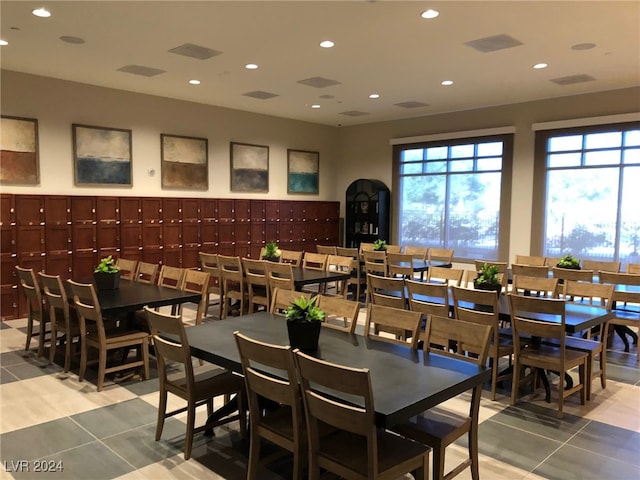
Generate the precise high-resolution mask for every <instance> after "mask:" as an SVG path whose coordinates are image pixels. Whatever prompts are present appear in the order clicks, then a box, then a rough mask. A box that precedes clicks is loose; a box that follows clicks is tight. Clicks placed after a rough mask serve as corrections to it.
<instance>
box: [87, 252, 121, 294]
mask: <svg viewBox="0 0 640 480" xmlns="http://www.w3.org/2000/svg"><path fill="white" fill-rule="evenodd" d="M93 279H94V281H95V283H96V288H97V289H98V290H115V289H117V288H118V286H119V285H120V269H119V268H118V266H117V265H116V261H115V260H114V259H113V257H112V256H111V255H109V256H108V257H105V258H102V259H100V263H99V264H98V266H97V267H96V268H95V270H94V271H93Z"/></svg>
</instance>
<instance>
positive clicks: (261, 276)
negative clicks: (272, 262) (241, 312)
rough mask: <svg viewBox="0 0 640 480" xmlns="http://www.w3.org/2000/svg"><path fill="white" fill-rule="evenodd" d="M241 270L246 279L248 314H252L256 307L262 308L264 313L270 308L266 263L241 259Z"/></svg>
mask: <svg viewBox="0 0 640 480" xmlns="http://www.w3.org/2000/svg"><path fill="white" fill-rule="evenodd" d="M242 269H243V270H244V276H245V278H246V279H247V290H248V293H249V313H254V312H255V311H256V307H260V306H263V307H264V309H265V310H266V311H269V308H270V307H271V295H270V291H269V279H268V277H267V262H266V261H264V260H253V259H251V258H243V259H242Z"/></svg>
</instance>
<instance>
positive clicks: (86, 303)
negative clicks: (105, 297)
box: [67, 279, 106, 344]
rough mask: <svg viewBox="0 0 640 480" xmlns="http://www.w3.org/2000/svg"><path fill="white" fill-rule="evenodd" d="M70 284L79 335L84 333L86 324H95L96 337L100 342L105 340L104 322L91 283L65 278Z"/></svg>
mask: <svg viewBox="0 0 640 480" xmlns="http://www.w3.org/2000/svg"><path fill="white" fill-rule="evenodd" d="M67 282H68V283H69V285H71V291H72V292H73V303H74V305H75V308H76V312H77V313H78V318H79V319H80V332H81V335H83V336H84V335H86V332H87V328H88V327H87V324H88V323H91V324H95V326H96V329H97V333H98V339H99V341H100V343H102V344H104V342H106V332H105V329H104V322H103V319H102V310H101V309H100V302H98V296H97V295H96V290H95V288H94V286H93V284H91V283H86V284H85V283H78V282H74V281H73V280H71V279H69V280H67Z"/></svg>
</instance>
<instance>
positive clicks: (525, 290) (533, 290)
mask: <svg viewBox="0 0 640 480" xmlns="http://www.w3.org/2000/svg"><path fill="white" fill-rule="evenodd" d="M511 293H514V294H516V295H533V296H535V297H543V298H558V279H557V278H549V277H530V276H527V275H514V276H513V283H512V286H511Z"/></svg>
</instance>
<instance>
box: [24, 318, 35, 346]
mask: <svg viewBox="0 0 640 480" xmlns="http://www.w3.org/2000/svg"><path fill="white" fill-rule="evenodd" d="M31 337H33V318H32V317H31V316H29V318H28V319H27V344H26V345H25V347H24V349H25V350H26V351H27V352H28V351H29V347H30V346H31Z"/></svg>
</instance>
